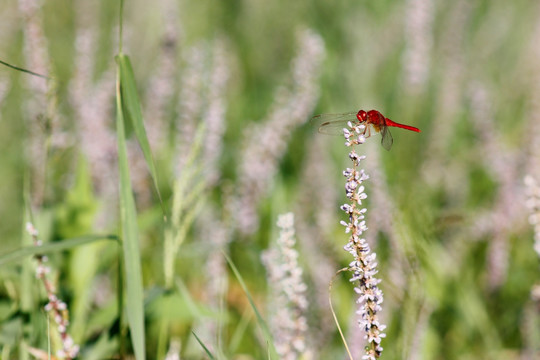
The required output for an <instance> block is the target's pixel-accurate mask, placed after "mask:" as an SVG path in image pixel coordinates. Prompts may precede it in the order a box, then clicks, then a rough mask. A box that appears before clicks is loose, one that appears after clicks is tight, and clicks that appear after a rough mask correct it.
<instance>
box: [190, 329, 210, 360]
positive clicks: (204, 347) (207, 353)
mask: <svg viewBox="0 0 540 360" xmlns="http://www.w3.org/2000/svg"><path fill="white" fill-rule="evenodd" d="M191 333H192V334H193V336H195V339H197V341H198V342H199V344H200V345H201V346H202V348H203V349H204V351H205V352H206V355H208V357H209V358H210V359H211V360H214V359H215V357H214V355H212V353H211V352H210V350H208V348H207V347H206V346H205V345H204V343H203V342H202V341H201V339H199V337H198V336H197V334H195V332H194V331H192V332H191Z"/></svg>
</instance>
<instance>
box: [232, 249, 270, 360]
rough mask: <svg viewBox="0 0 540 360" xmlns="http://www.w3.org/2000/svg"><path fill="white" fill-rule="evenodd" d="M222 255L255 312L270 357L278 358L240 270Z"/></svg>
mask: <svg viewBox="0 0 540 360" xmlns="http://www.w3.org/2000/svg"><path fill="white" fill-rule="evenodd" d="M223 255H224V256H225V259H227V262H228V263H229V266H230V267H231V269H232V271H233V273H234V276H236V278H237V279H238V282H239V283H240V286H242V289H243V290H244V292H245V293H246V296H247V298H248V301H249V304H250V305H251V308H252V309H253V311H254V312H255V316H256V318H257V323H258V324H259V326H260V327H261V329H262V331H263V333H264V336H265V338H266V342H267V344H268V346H269V349H268V351H269V352H270V354H271V357H270V358H271V359H278V358H279V357H278V355H277V352H276V349H275V347H274V340H273V337H272V333H270V329H269V328H268V325H267V324H266V321H264V319H263V317H262V315H261V313H260V312H259V310H258V309H257V306H256V305H255V302H254V301H253V297H252V296H251V294H250V292H249V290H248V288H247V286H246V283H245V282H244V279H243V278H242V275H240V272H239V271H238V269H237V268H236V266H235V265H234V263H233V262H232V260H231V259H230V258H229V256H227V254H225V253H223Z"/></svg>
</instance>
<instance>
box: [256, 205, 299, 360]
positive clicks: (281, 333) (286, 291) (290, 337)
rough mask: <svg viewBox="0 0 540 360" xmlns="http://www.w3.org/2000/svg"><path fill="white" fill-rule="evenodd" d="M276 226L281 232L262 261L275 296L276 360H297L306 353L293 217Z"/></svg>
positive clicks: (282, 218)
mask: <svg viewBox="0 0 540 360" xmlns="http://www.w3.org/2000/svg"><path fill="white" fill-rule="evenodd" d="M277 225H278V227H279V228H280V229H281V230H280V234H279V238H278V240H277V249H273V250H268V251H267V252H265V253H264V254H263V262H264V264H265V266H266V268H267V270H268V277H269V280H270V283H271V286H272V287H273V288H274V289H273V290H274V292H276V293H277V299H276V301H275V302H274V306H275V307H276V309H275V310H276V311H275V315H274V316H273V317H272V332H273V335H274V338H275V345H276V351H277V352H278V354H279V355H280V359H284V360H294V359H299V358H301V357H302V355H303V354H305V352H306V340H305V335H306V331H307V320H306V317H305V312H306V310H307V306H308V302H307V299H306V296H305V292H306V290H307V286H306V284H305V283H304V282H303V280H302V269H301V268H300V266H299V265H298V251H296V249H295V248H294V246H295V244H296V240H295V238H294V215H293V214H292V213H287V214H285V215H280V216H279V217H278V221H277Z"/></svg>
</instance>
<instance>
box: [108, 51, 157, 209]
mask: <svg viewBox="0 0 540 360" xmlns="http://www.w3.org/2000/svg"><path fill="white" fill-rule="evenodd" d="M116 61H117V62H118V67H119V70H120V79H121V84H120V90H121V92H122V107H123V110H124V111H125V117H126V118H127V119H129V120H130V121H131V124H132V125H133V129H134V130H135V135H136V136H137V140H138V141H139V145H140V146H141V149H142V152H143V154H144V158H145V160H146V164H147V165H148V169H149V170H150V175H151V176H152V179H153V181H154V187H155V188H156V192H157V194H158V197H159V201H160V203H161V204H163V201H162V199H161V193H160V192H159V187H158V177H157V170H156V165H155V163H154V159H153V158H152V152H151V150H150V143H149V142H148V136H147V135H146V130H145V128H144V122H143V116H142V111H141V103H140V101H139V96H138V95H137V85H136V82H135V75H134V74H133V67H132V66H131V61H130V60H129V57H128V56H127V55H124V54H120V55H118V56H117V57H116Z"/></svg>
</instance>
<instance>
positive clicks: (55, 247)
mask: <svg viewBox="0 0 540 360" xmlns="http://www.w3.org/2000/svg"><path fill="white" fill-rule="evenodd" d="M98 240H118V238H117V237H116V236H115V235H87V236H81V237H76V238H72V239H67V240H62V241H58V242H54V243H47V244H44V245H41V246H26V247H23V248H20V249H17V250H15V251H12V252H9V253H7V254H3V255H0V266H2V265H4V264H7V263H10V262H13V261H17V260H20V259H22V258H24V257H26V256H32V255H37V254H48V253H52V252H58V251H63V250H68V249H71V248H74V247H77V246H80V245H84V244H88V243H92V242H95V241H98Z"/></svg>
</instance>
